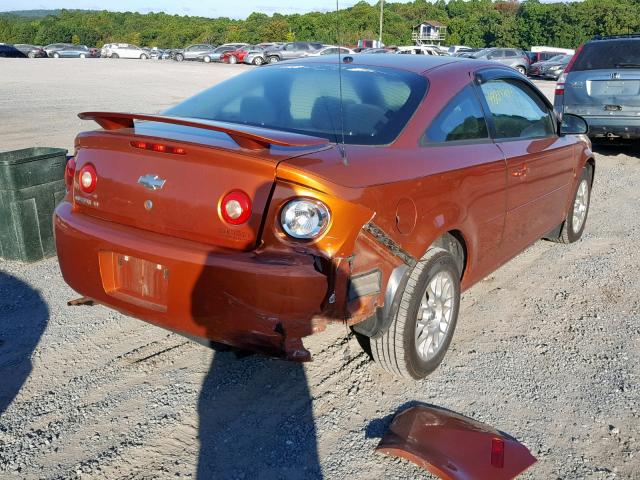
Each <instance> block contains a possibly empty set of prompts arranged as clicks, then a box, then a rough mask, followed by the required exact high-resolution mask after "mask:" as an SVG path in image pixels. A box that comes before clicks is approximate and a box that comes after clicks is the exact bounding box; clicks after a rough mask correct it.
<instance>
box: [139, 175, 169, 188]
mask: <svg viewBox="0 0 640 480" xmlns="http://www.w3.org/2000/svg"><path fill="white" fill-rule="evenodd" d="M165 182H166V180H165V179H164V178H160V177H159V176H158V175H152V174H150V173H148V174H146V175H143V176H142V177H140V178H139V179H138V183H139V184H140V185H142V186H143V187H144V188H148V189H149V190H154V191H155V190H160V189H161V188H162V187H164V184H165Z"/></svg>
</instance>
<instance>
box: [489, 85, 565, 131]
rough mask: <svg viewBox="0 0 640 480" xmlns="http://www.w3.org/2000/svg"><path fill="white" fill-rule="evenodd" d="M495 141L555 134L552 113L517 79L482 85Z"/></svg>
mask: <svg viewBox="0 0 640 480" xmlns="http://www.w3.org/2000/svg"><path fill="white" fill-rule="evenodd" d="M481 88H482V93H483V94H484V97H485V99H486V101H487V104H488V106H489V110H490V111H491V116H492V119H493V125H494V128H495V130H496V133H495V138H541V137H548V136H551V135H554V134H555V130H554V127H553V119H552V117H551V112H550V111H549V109H548V108H547V106H546V104H545V103H544V102H543V101H542V99H540V98H538V96H537V95H536V94H535V93H534V92H533V91H531V90H530V89H529V88H528V87H527V86H526V85H524V84H523V83H522V82H520V81H518V80H510V79H497V80H490V81H488V82H486V83H483V84H482V86H481Z"/></svg>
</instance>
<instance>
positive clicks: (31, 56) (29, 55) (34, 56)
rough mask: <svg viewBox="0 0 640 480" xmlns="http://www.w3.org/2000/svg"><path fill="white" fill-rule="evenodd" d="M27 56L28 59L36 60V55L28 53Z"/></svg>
mask: <svg viewBox="0 0 640 480" xmlns="http://www.w3.org/2000/svg"><path fill="white" fill-rule="evenodd" d="M27 56H28V57H29V58H36V54H35V53H34V52H29V53H28V54H27Z"/></svg>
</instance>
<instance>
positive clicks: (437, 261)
mask: <svg viewBox="0 0 640 480" xmlns="http://www.w3.org/2000/svg"><path fill="white" fill-rule="evenodd" d="M459 309H460V272H459V268H458V266H457V264H456V260H455V258H454V257H453V256H452V255H451V254H450V253H449V252H448V251H446V250H445V249H443V248H438V247H434V248H430V249H429V251H428V252H427V253H426V255H425V256H424V257H423V258H422V259H421V260H420V261H419V262H418V264H417V265H416V266H415V267H414V268H413V270H412V272H411V274H410V277H409V280H408V282H407V286H406V287H405V290H404V292H403V293H402V299H401V302H400V307H399V308H398V312H397V314H396V316H395V318H394V319H393V321H392V323H391V326H390V327H389V329H388V330H387V331H386V332H384V333H383V334H382V335H380V336H379V337H377V338H372V339H370V345H371V354H372V356H373V359H374V360H375V361H376V363H378V364H379V365H380V366H381V367H382V368H383V369H384V370H386V371H387V372H389V373H391V374H393V375H396V376H401V377H405V378H412V379H415V380H422V379H423V378H425V377H426V376H427V375H429V374H430V373H431V372H433V371H434V370H435V369H436V368H437V367H438V365H440V363H441V362H442V360H443V359H444V356H445V353H446V352H447V349H448V348H449V345H450V343H451V339H452V337H453V332H454V330H455V328H456V323H457V320H458V311H459Z"/></svg>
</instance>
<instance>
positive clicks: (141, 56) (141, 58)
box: [140, 53, 149, 60]
mask: <svg viewBox="0 0 640 480" xmlns="http://www.w3.org/2000/svg"><path fill="white" fill-rule="evenodd" d="M148 59H149V57H148V56H147V55H146V54H144V53H143V54H142V55H140V60H148Z"/></svg>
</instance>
